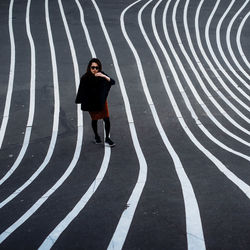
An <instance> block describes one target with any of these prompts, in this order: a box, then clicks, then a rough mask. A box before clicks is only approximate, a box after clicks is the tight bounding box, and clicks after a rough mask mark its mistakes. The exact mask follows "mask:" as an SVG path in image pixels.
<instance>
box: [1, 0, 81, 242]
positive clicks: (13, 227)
mask: <svg viewBox="0 0 250 250" xmlns="http://www.w3.org/2000/svg"><path fill="white" fill-rule="evenodd" d="M45 8H46V13H47V14H48V0H46V1H45ZM62 17H63V21H64V26H65V29H66V33H67V36H68V39H69V43H70V50H71V53H72V59H73V65H74V70H75V72H78V69H76V68H75V67H77V66H78V64H77V59H76V57H73V56H75V52H74V47H72V46H73V42H72V39H71V38H70V37H69V33H68V32H69V29H68V27H67V23H65V16H64V15H63V13H62ZM46 20H47V21H48V22H49V15H48V16H46ZM51 37H52V34H51ZM52 54H53V53H52ZM53 70H55V69H54V68H53ZM53 73H54V72H53ZM78 84H79V75H75V85H76V89H77V87H78ZM77 119H78V124H82V120H83V119H82V112H81V110H80V107H78V108H77ZM79 120H80V121H79ZM82 140H83V126H82V125H81V126H78V131H77V143H76V148H75V152H74V156H73V159H72V161H71V163H70V165H69V166H68V168H67V169H66V171H65V172H64V174H63V175H62V176H61V177H60V179H59V180H58V181H57V182H56V183H55V184H54V186H53V187H52V188H51V189H49V190H48V191H47V192H46V193H45V194H44V195H43V196H42V197H41V198H39V199H38V200H37V202H36V203H35V204H33V205H32V207H31V208H30V209H29V210H27V211H26V212H25V213H24V214H23V215H22V216H21V217H20V218H19V219H18V220H17V221H16V222H14V223H13V224H12V225H11V226H10V227H9V228H7V229H6V230H5V231H4V232H3V233H1V234H0V243H2V242H3V241H4V240H5V239H6V238H7V237H9V236H10V235H11V234H12V233H13V232H14V231H15V230H16V229H17V228H18V227H20V226H21V225H22V224H23V223H24V222H25V221H26V220H27V219H29V217H30V216H31V215H32V214H34V213H35V212H36V211H37V210H38V208H39V207H40V206H41V205H42V204H43V203H44V202H45V201H46V200H47V199H48V198H49V197H50V196H51V195H52V194H53V193H54V192H55V191H56V190H57V189H58V188H59V187H60V186H61V185H62V184H63V182H64V181H65V180H66V179H67V178H68V176H69V175H70V174H71V172H72V171H73V169H74V167H75V165H76V163H77V161H78V159H79V157H80V152H81V148H82Z"/></svg>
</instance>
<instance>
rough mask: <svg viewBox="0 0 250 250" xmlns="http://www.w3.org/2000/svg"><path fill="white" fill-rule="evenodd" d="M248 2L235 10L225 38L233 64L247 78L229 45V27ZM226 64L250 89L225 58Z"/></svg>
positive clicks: (247, 75)
mask: <svg viewBox="0 0 250 250" xmlns="http://www.w3.org/2000/svg"><path fill="white" fill-rule="evenodd" d="M248 3H249V0H248V1H246V2H245V4H243V5H242V7H241V8H240V9H239V10H238V11H237V13H236V14H235V15H234V17H233V18H232V19H231V21H230V23H229V25H228V28H227V33H226V39H227V46H228V51H229V54H230V55H231V57H232V59H233V62H234V63H235V65H236V66H237V68H238V69H239V70H240V72H241V73H242V74H243V75H244V76H245V77H246V78H247V79H248V80H249V79H250V76H249V74H248V73H247V72H246V71H245V70H244V69H243V67H242V66H241V65H240V63H239V61H238V60H237V58H236V56H235V54H234V50H233V48H232V46H231V39H230V34H231V29H232V26H233V23H234V22H235V20H236V18H237V17H238V16H239V14H240V13H241V12H242V10H243V9H244V8H245V7H246V5H247V4H248ZM249 14H250V12H249V13H248V15H249ZM219 41H220V40H219ZM223 57H225V55H224V53H223ZM225 62H226V64H227V66H228V67H229V68H230V69H231V71H232V72H233V73H234V74H235V75H236V76H237V77H238V78H239V79H240V80H241V82H242V83H243V84H244V86H245V87H246V88H248V89H250V85H249V83H247V82H246V81H245V80H243V79H242V78H241V77H240V75H239V74H238V73H237V72H236V71H235V70H234V68H233V67H232V66H231V64H230V63H229V62H228V60H227V59H226V60H225Z"/></svg>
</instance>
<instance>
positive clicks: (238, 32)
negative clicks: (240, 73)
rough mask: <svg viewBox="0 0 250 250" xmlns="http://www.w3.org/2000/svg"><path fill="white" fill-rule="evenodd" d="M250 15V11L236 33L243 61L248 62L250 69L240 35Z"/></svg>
mask: <svg viewBox="0 0 250 250" xmlns="http://www.w3.org/2000/svg"><path fill="white" fill-rule="evenodd" d="M249 16H250V12H248V14H247V15H246V16H245V17H244V18H243V19H242V21H241V23H240V26H239V29H238V31H237V35H236V41H237V46H238V49H239V52H240V55H241V56H242V59H243V61H244V63H245V64H246V66H247V68H248V69H250V62H249V61H248V59H247V56H246V55H245V53H244V51H243V49H242V46H241V42H240V37H241V32H242V29H243V27H244V25H245V23H246V21H247V19H248V18H249ZM248 79H249V74H248Z"/></svg>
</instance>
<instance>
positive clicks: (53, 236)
mask: <svg viewBox="0 0 250 250" xmlns="http://www.w3.org/2000/svg"><path fill="white" fill-rule="evenodd" d="M75 2H76V4H77V6H78V8H79V11H80V18H81V23H82V27H83V30H84V33H85V36H86V39H87V43H88V47H89V49H90V51H91V55H92V57H96V53H95V50H94V48H93V45H92V42H91V39H90V36H89V32H88V29H87V26H86V24H85V21H84V14H83V10H82V7H81V5H80V3H79V1H78V0H75ZM59 5H60V8H61V11H63V6H62V3H61V1H60V2H59ZM63 13H64V11H63ZM65 20H66V19H65ZM110 155H111V150H110V147H105V153H104V158H103V162H102V165H101V168H100V170H99V173H98V174H97V176H96V178H95V180H94V181H93V183H92V184H91V185H90V187H89V188H88V190H87V192H86V193H85V194H84V195H83V196H82V198H81V199H80V201H78V203H77V204H76V205H75V206H74V208H73V209H72V210H71V211H70V212H69V213H68V214H67V216H66V217H65V218H64V219H63V220H62V221H61V222H60V223H59V224H58V225H57V226H56V227H55V228H54V229H53V230H52V231H51V233H50V234H49V235H48V236H47V237H46V239H45V240H44V241H43V243H42V244H41V245H40V247H39V249H40V250H41V249H46V250H47V249H50V248H51V247H52V246H53V245H54V244H55V242H56V241H57V239H58V238H59V237H60V235H61V234H62V232H63V231H64V230H65V229H66V228H67V227H68V226H69V224H70V223H71V222H72V221H73V220H74V219H75V217H76V216H77V215H78V214H79V213H80V211H81V210H82V209H83V208H84V207H85V205H86V204H87V203H88V201H89V200H90V198H91V197H92V195H93V194H94V193H95V191H96V190H97V188H98V187H99V185H100V183H101V182H102V180H103V178H104V176H105V174H106V171H107V169H108V164H109V161H110Z"/></svg>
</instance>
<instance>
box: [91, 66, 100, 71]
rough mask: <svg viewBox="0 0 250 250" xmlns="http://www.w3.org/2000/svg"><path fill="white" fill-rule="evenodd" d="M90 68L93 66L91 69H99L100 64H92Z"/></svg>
mask: <svg viewBox="0 0 250 250" xmlns="http://www.w3.org/2000/svg"><path fill="white" fill-rule="evenodd" d="M90 68H91V69H96V70H98V69H99V67H98V66H91V67H90Z"/></svg>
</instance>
